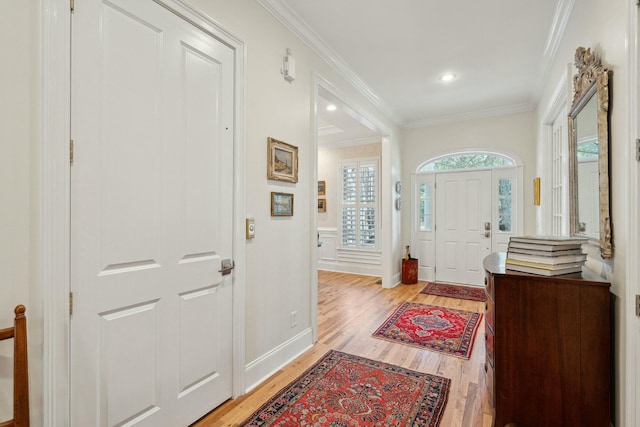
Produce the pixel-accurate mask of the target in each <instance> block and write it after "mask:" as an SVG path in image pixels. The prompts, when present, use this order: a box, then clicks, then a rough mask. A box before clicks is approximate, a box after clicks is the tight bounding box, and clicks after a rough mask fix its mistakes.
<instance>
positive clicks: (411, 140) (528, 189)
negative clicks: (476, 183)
mask: <svg viewBox="0 0 640 427" xmlns="http://www.w3.org/2000/svg"><path fill="white" fill-rule="evenodd" d="M534 118H535V116H534V114H533V112H528V113H517V114H509V115H504V116H498V117H489V118H484V119H478V120H469V121H463V122H458V123H448V124H442V125H436V126H429V127H425V128H419V129H405V131H404V133H403V138H402V139H403V143H402V144H403V145H402V181H403V182H404V184H405V191H403V193H404V196H405V197H404V206H405V208H403V209H402V222H403V224H407V225H409V224H410V223H411V212H410V210H409V207H410V201H409V200H408V196H409V194H410V191H409V184H410V182H411V174H412V173H415V172H416V168H417V167H418V166H420V165H421V164H422V163H423V162H425V161H426V160H429V159H431V158H433V157H435V156H437V155H439V154H442V153H449V152H452V151H454V150H465V149H493V150H496V151H499V152H502V153H505V154H515V155H517V156H518V157H520V158H521V159H522V161H523V163H524V168H523V169H524V186H523V190H524V233H525V234H531V233H533V232H534V230H535V215H534V210H533V186H532V185H529V184H530V183H532V182H533V178H534V177H535V176H536V175H535V161H536V134H535V126H534V123H535V122H534ZM402 236H403V239H404V241H403V242H401V243H402V244H403V245H409V244H410V243H411V230H410V227H409V226H406V227H403V234H402Z"/></svg>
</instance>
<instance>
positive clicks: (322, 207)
mask: <svg viewBox="0 0 640 427" xmlns="http://www.w3.org/2000/svg"><path fill="white" fill-rule="evenodd" d="M326 211H327V199H318V212H326Z"/></svg>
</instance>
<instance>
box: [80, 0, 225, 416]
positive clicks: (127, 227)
mask: <svg viewBox="0 0 640 427" xmlns="http://www.w3.org/2000/svg"><path fill="white" fill-rule="evenodd" d="M233 102H234V101H233V51H232V50H231V49H230V48H229V47H227V46H225V45H224V44H222V43H220V42H219V41H218V40H216V39H214V38H213V37H211V36H210V35H209V34H208V33H206V32H204V31H200V30H199V29H197V28H196V27H194V26H193V25H191V24H189V23H187V22H186V21H184V20H182V19H181V18H179V17H178V16H176V15H175V14H173V13H172V12H170V11H169V10H167V9H165V8H164V7H162V6H160V5H158V4H157V3H155V2H153V1H151V0H139V1H130V0H111V1H109V2H106V1H104V2H103V1H98V0H83V1H81V2H76V4H75V12H74V14H73V17H72V114H71V120H72V123H71V129H72V138H73V140H74V161H73V165H72V167H71V215H70V216H71V267H70V268H71V290H72V292H73V314H72V319H71V328H70V329H71V337H70V342H71V349H70V355H71V421H72V426H74V427H84V426H125V425H126V426H134V425H135V426H154V427H155V426H167V427H175V426H184V425H188V424H190V423H191V422H193V421H195V420H196V419H198V418H199V417H201V416H202V415H203V414H205V413H206V412H208V411H210V410H211V409H213V408H214V407H215V406H217V405H219V404H220V403H222V402H223V401H225V400H227V399H228V398H230V397H231V393H232V391H231V390H232V388H231V386H232V381H231V378H232V375H231V374H232V372H231V369H232V357H231V356H232V345H231V344H232V336H231V324H232V322H231V316H232V312H231V307H232V289H231V285H232V275H223V274H222V273H221V272H220V271H219V270H221V263H222V259H224V258H231V257H232V252H233V251H232V249H233V248H232V230H233V222H232V213H233V212H232V206H233V128H234V126H233Z"/></svg>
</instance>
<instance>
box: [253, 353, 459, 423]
mask: <svg viewBox="0 0 640 427" xmlns="http://www.w3.org/2000/svg"><path fill="white" fill-rule="evenodd" d="M450 385H451V380H450V379H447V378H443V377H439V376H436V375H429V374H424V373H421V372H416V371H412V370H409V369H405V368H402V367H400V366H395V365H390V364H388V363H384V362H378V361H375V360H371V359H365V358H363V357H358V356H354V355H351V354H347V353H342V352H340V351H335V350H332V351H329V352H328V353H327V354H325V355H324V356H322V358H321V359H320V360H319V361H318V362H316V363H315V364H314V365H313V366H312V367H311V368H309V369H308V370H307V371H306V372H305V373H303V374H302V375H301V376H299V377H298V378H297V379H295V380H294V381H293V382H291V383H290V384H289V385H287V386H286V387H285V388H283V389H282V390H280V392H278V393H277V394H276V395H275V396H274V397H272V398H271V399H270V400H269V401H268V402H267V403H265V404H264V405H262V406H261V407H260V409H258V410H257V411H256V412H254V413H253V415H251V417H249V418H248V419H247V420H246V421H244V422H243V423H241V424H240V426H246V427H254V426H255V427H257V426H260V427H266V426H287V427H298V426H317V427H331V426H340V427H360V426H406V427H410V426H433V427H435V426H437V425H438V424H439V422H440V418H441V416H442V413H443V411H444V407H445V405H446V403H447V396H448V393H449V387H450Z"/></svg>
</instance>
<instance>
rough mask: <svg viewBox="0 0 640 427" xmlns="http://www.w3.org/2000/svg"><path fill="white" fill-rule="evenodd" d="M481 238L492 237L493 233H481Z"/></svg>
mask: <svg viewBox="0 0 640 427" xmlns="http://www.w3.org/2000/svg"><path fill="white" fill-rule="evenodd" d="M480 235H481V236H483V237H491V232H490V231H484V232H482V233H480Z"/></svg>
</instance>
